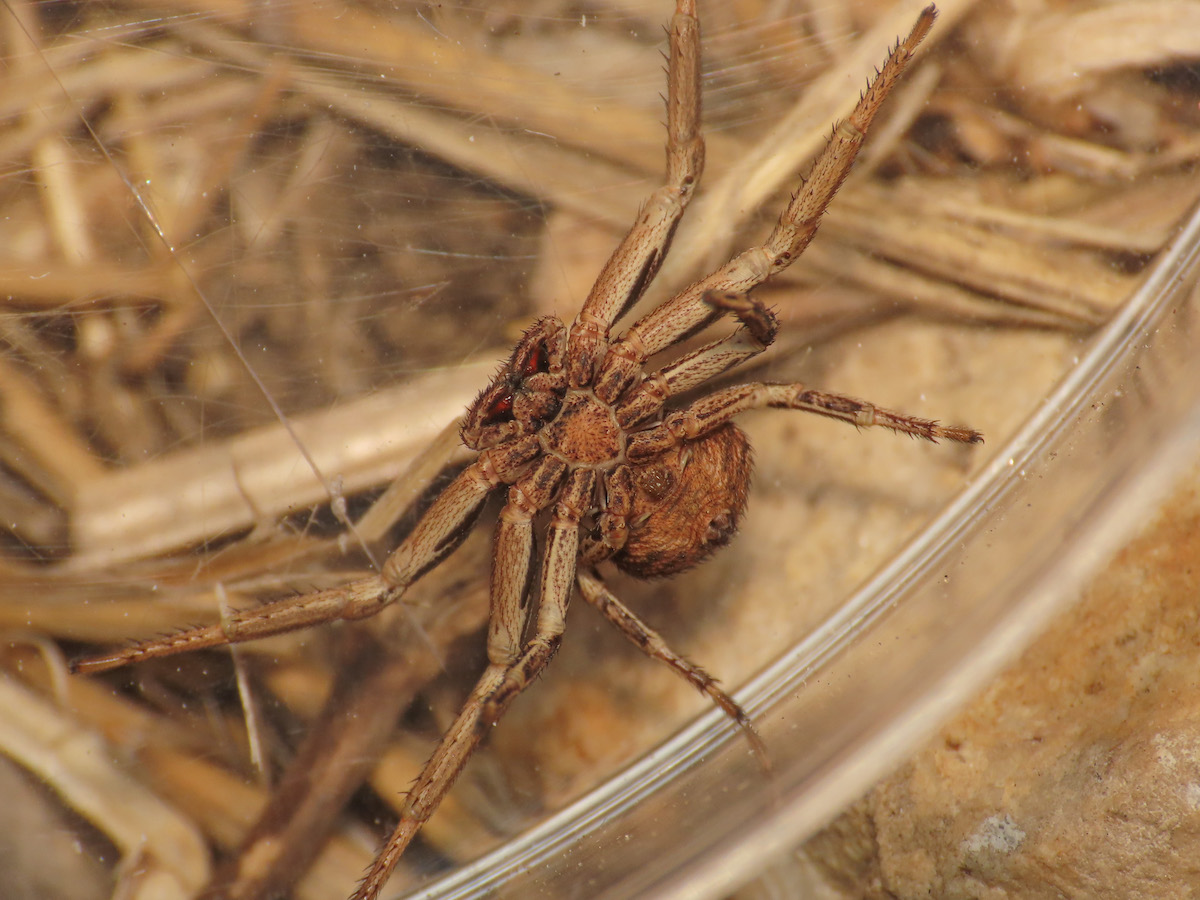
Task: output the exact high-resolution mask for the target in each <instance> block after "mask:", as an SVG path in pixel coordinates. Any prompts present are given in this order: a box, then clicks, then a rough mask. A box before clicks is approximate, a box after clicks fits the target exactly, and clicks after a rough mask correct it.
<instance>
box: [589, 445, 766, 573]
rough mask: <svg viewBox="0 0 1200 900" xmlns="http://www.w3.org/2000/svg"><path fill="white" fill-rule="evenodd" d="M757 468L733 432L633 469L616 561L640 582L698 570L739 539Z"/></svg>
mask: <svg viewBox="0 0 1200 900" xmlns="http://www.w3.org/2000/svg"><path fill="white" fill-rule="evenodd" d="M752 468H753V462H752V459H751V451H750V441H749V440H748V439H747V438H746V435H745V433H743V432H742V430H741V429H739V428H738V427H737V426H735V425H724V426H722V427H721V428H718V429H717V430H716V431H713V432H712V433H710V434H707V435H705V436H703V437H701V438H697V439H695V440H692V441H688V442H687V443H684V444H682V445H680V446H678V447H674V448H672V449H670V450H667V451H666V452H664V453H662V454H661V455H659V456H656V457H653V458H651V459H649V460H647V461H646V462H644V463H640V464H638V465H637V466H634V467H633V468H632V472H631V475H632V479H631V480H632V488H633V497H632V509H631V512H630V515H629V516H628V520H627V521H628V537H627V538H626V541H625V545H624V546H623V547H622V548H621V549H620V550H619V551H618V552H617V553H615V554H614V555H613V557H612V561H613V562H614V563H616V565H617V567H618V568H620V569H621V570H622V571H624V572H628V573H629V574H630V575H636V576H638V577H639V578H653V577H656V576H661V575H673V574H675V573H676V572H682V571H684V570H685V569H689V568H691V567H692V566H694V565H696V564H697V563H699V562H701V561H702V560H704V559H705V558H706V557H707V556H709V555H710V554H711V553H713V552H714V551H715V550H718V549H719V548H721V547H723V546H725V545H726V544H727V543H729V541H730V539H731V538H732V537H733V535H734V533H735V532H736V531H737V527H738V523H739V521H740V520H741V517H742V511H743V510H744V509H745V508H746V496H747V492H748V490H749V487H750V473H751V470H752Z"/></svg>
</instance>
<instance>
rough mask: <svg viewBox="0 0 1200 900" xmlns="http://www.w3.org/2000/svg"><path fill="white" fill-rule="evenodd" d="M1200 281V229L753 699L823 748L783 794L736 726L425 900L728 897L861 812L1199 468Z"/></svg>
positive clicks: (608, 791) (699, 729) (471, 867)
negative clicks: (750, 757) (856, 807)
mask: <svg viewBox="0 0 1200 900" xmlns="http://www.w3.org/2000/svg"><path fill="white" fill-rule="evenodd" d="M1198 264H1200V212H1196V213H1193V214H1192V216H1191V218H1190V219H1189V221H1188V222H1187V224H1186V225H1185V227H1184V228H1183V229H1182V230H1181V231H1180V233H1179V235H1178V236H1177V237H1176V239H1175V240H1174V241H1173V242H1172V244H1171V246H1170V247H1169V248H1168V249H1167V250H1166V251H1164V253H1163V255H1162V257H1161V258H1160V259H1159V260H1158V261H1157V262H1156V263H1155V264H1154V266H1153V269H1152V271H1151V273H1150V275H1149V277H1148V278H1147V280H1146V282H1145V283H1144V284H1143V286H1142V288H1141V289H1140V290H1139V291H1138V292H1137V294H1136V295H1135V296H1134V297H1133V298H1131V299H1130V301H1129V302H1128V303H1127V304H1126V305H1125V307H1124V308H1123V309H1122V310H1121V311H1120V312H1119V314H1118V315H1117V316H1116V317H1115V318H1114V319H1113V320H1112V321H1111V322H1110V323H1109V324H1108V325H1107V326H1106V327H1105V328H1104V329H1102V331H1101V332H1100V333H1099V334H1097V335H1096V336H1095V337H1094V338H1093V339H1092V342H1091V344H1090V346H1089V347H1088V349H1087V351H1086V353H1085V354H1083V356H1082V358H1081V360H1080V361H1079V364H1078V365H1077V366H1076V367H1075V368H1074V369H1073V370H1072V371H1071V372H1070V373H1069V374H1068V375H1067V376H1066V377H1065V378H1064V379H1063V380H1062V382H1061V383H1060V384H1059V385H1058V387H1057V388H1056V389H1055V390H1054V391H1053V392H1052V393H1051V395H1050V396H1049V397H1047V398H1046V400H1045V401H1044V402H1043V403H1042V404H1041V406H1040V407H1039V408H1038V410H1037V411H1036V412H1035V414H1034V415H1033V416H1032V417H1031V418H1030V420H1029V421H1028V422H1027V423H1026V424H1025V425H1024V427H1022V429H1021V430H1020V431H1019V432H1018V433H1017V435H1016V436H1015V437H1014V438H1013V439H1012V440H1011V441H1010V442H1009V443H1008V444H1007V445H1006V446H1005V447H1004V448H1003V449H1001V450H1000V452H998V453H997V454H996V456H995V458H994V460H993V461H992V462H991V463H990V464H989V466H988V467H987V468H986V469H985V470H984V471H983V472H981V473H980V474H979V475H978V476H977V477H976V478H975V479H974V481H973V483H972V484H971V485H970V486H969V487H968V488H967V489H966V490H965V491H963V492H962V493H961V494H960V495H959V496H958V498H957V499H956V500H955V501H954V502H953V503H951V504H950V505H949V507H948V508H946V509H945V510H944V511H943V512H942V514H941V515H939V516H938V518H937V519H936V520H934V521H933V522H932V523H931V524H930V525H929V526H928V527H927V528H926V529H925V530H924V531H923V532H922V533H921V534H920V535H918V536H917V537H916V538H915V539H914V540H913V541H912V542H911V543H910V544H909V545H908V546H907V547H906V548H905V549H904V550H903V551H902V552H901V553H900V554H898V555H897V557H896V558H894V559H893V560H892V561H891V562H890V563H889V564H887V565H886V566H885V567H884V568H883V569H882V570H881V571H880V572H879V573H878V574H877V575H876V576H875V577H874V578H872V579H871V581H870V582H868V583H867V584H865V585H864V586H863V587H862V588H861V589H859V590H858V591H857V592H856V593H855V594H854V595H853V596H852V597H851V598H850V599H849V600H847V601H846V603H845V604H844V605H843V606H842V607H841V608H840V609H839V610H838V611H837V612H836V613H835V614H834V615H833V616H831V617H830V618H829V619H828V620H826V621H825V623H823V625H822V626H821V627H820V628H818V629H817V630H816V631H815V632H814V633H812V634H811V635H809V636H808V637H807V638H806V639H805V640H804V641H802V642H801V643H800V644H798V645H797V646H796V647H794V648H793V649H792V651H791V652H789V653H787V654H785V655H784V656H783V657H781V658H780V659H778V660H777V661H776V662H775V663H773V664H772V665H771V666H770V667H769V668H767V669H766V670H765V671H763V672H762V673H761V674H760V675H759V676H758V677H756V678H755V679H754V680H753V681H752V682H750V683H749V684H747V685H746V686H745V687H744V688H743V689H742V690H740V691H739V692H738V697H739V700H740V701H741V702H742V703H743V704H744V705H745V706H746V708H747V709H748V710H749V711H750V712H751V714H752V715H754V716H755V718H756V721H758V722H759V723H760V727H761V728H762V730H763V732H764V736H765V737H766V740H767V743H768V746H769V747H771V748H772V753H774V748H775V747H776V746H778V745H779V744H780V743H784V744H785V746H790V745H791V744H790V743H787V742H789V741H794V742H798V743H797V744H796V745H797V746H801V747H802V748H803V749H802V750H801V751H800V752H799V753H798V754H797V755H796V757H795V758H786V759H784V760H783V763H782V765H780V766H779V767H778V768H777V770H776V771H775V773H774V774H773V775H772V777H771V778H769V779H766V778H763V777H762V775H761V774H760V773H757V772H756V771H755V768H754V765H753V763H752V762H747V760H746V753H745V752H744V748H743V747H741V742H740V739H739V737H738V736H737V735H736V734H735V733H734V732H733V730H732V729H731V728H730V727H729V725H728V723H727V722H726V721H725V720H724V718H723V717H722V716H721V715H720V714H719V713H717V712H716V711H715V710H714V711H712V712H710V713H709V714H706V715H704V716H702V717H700V718H699V719H697V720H696V721H695V722H693V723H692V724H691V725H690V726H689V727H687V728H686V729H684V730H683V731H681V732H680V733H679V734H677V735H676V736H675V737H674V738H673V739H672V740H670V741H668V742H667V743H665V744H663V745H662V746H660V747H658V748H657V749H655V750H654V751H653V752H651V753H649V754H647V755H646V756H644V757H643V758H641V759H640V760H638V761H637V762H636V763H634V764H632V765H631V766H629V767H628V768H627V769H626V770H625V771H623V772H622V773H621V774H620V775H618V776H617V777H614V778H612V779H610V780H609V781H607V782H606V783H605V784H603V785H602V786H600V787H599V788H597V789H596V790H594V791H592V792H591V793H589V794H588V795H586V796H585V797H583V798H581V799H580V800H579V801H578V802H576V803H574V804H572V805H571V806H569V807H567V808H566V809H563V810H562V811H560V812H558V813H557V814H555V815H553V816H551V817H549V818H547V819H546V820H545V821H543V822H542V823H540V824H539V825H538V826H536V827H534V828H532V829H530V830H529V831H527V832H526V833H524V834H522V835H521V836H519V837H517V838H515V839H513V840H512V841H510V842H508V843H507V844H505V845H504V846H502V847H500V848H498V849H497V850H496V851H494V852H492V853H490V854H488V855H486V856H484V857H482V858H480V859H479V860H477V861H475V862H473V863H470V864H468V865H467V866H464V867H463V868H461V869H458V870H456V871H455V872H453V873H452V874H449V875H447V876H445V877H443V878H441V879H439V880H438V881H437V882H436V883H433V884H430V885H428V886H425V887H423V888H421V889H419V890H417V891H415V892H413V893H411V894H408V895H406V896H412V897H421V898H427V900H433V898H438V900H449V898H472V897H482V896H502V897H507V896H514V897H515V896H520V897H531V896H554V897H566V896H581V897H584V896H585V897H635V896H653V897H662V898H675V897H678V898H683V897H687V898H689V900H690V898H704V897H717V896H720V895H721V894H723V893H725V892H727V891H729V890H731V889H734V888H736V887H737V886H738V885H739V884H741V883H744V882H745V881H747V880H749V879H750V878H752V877H754V875H756V874H758V873H759V872H761V871H762V869H763V868H764V867H765V866H767V865H769V863H770V862H771V861H772V860H773V859H774V858H776V857H777V856H778V855H779V854H782V853H785V852H786V851H788V850H789V849H791V848H794V847H795V846H796V845H798V844H799V843H800V842H801V841H802V840H804V839H805V838H806V837H807V836H808V835H810V834H811V833H812V832H813V831H815V830H816V829H817V828H819V827H821V826H822V825H823V824H825V823H827V822H828V821H829V820H830V819H832V818H833V817H834V816H835V815H836V814H837V813H838V812H839V811H840V810H841V809H842V808H844V807H845V806H846V805H847V804H848V803H850V802H853V800H855V799H856V798H858V797H859V796H861V795H862V793H864V792H865V791H866V790H867V789H868V788H869V787H870V785H871V784H872V783H873V782H874V781H876V780H877V779H878V778H879V777H881V776H882V775H884V774H886V772H888V771H889V770H890V769H891V768H893V767H894V766H895V765H897V764H899V763H900V762H901V761H902V760H903V759H904V758H905V757H906V756H907V755H908V754H909V753H910V752H911V751H912V749H913V748H915V747H916V746H917V745H918V744H919V743H920V742H921V741H922V740H923V739H925V738H926V737H928V736H929V734H930V733H931V732H932V731H933V730H934V729H935V728H936V727H937V726H938V725H939V724H940V723H941V722H943V721H944V720H945V719H946V718H947V717H949V716H950V715H951V714H952V713H953V712H954V711H955V709H957V708H958V707H959V706H960V705H961V704H962V703H963V702H965V701H966V700H967V699H968V698H969V697H970V696H971V695H972V694H973V693H974V692H975V691H977V690H978V689H979V688H980V687H981V686H982V685H983V684H984V683H985V682H986V680H987V679H989V678H990V677H992V676H994V675H995V673H996V672H997V671H998V669H999V668H1000V667H1001V666H1003V665H1004V664H1005V663H1006V662H1007V661H1009V660H1011V659H1012V658H1013V657H1014V656H1015V655H1016V654H1017V653H1019V652H1020V651H1021V650H1022V649H1023V648H1024V647H1025V646H1027V645H1028V644H1029V642H1030V641H1032V640H1033V638H1034V637H1036V636H1037V635H1038V634H1039V633H1040V632H1041V630H1042V629H1043V628H1044V626H1045V624H1046V623H1047V621H1048V620H1049V619H1050V618H1051V617H1052V616H1053V615H1054V614H1055V613H1057V612H1059V611H1061V610H1062V609H1063V608H1064V607H1065V606H1066V605H1067V604H1068V603H1070V602H1071V601H1072V600H1074V599H1075V598H1076V597H1077V596H1078V594H1079V592H1080V590H1081V589H1082V586H1083V585H1084V584H1085V582H1086V580H1087V578H1088V577H1089V576H1090V575H1091V574H1092V573H1094V572H1095V571H1096V569H1097V567H1098V566H1100V565H1101V564H1103V563H1104V562H1105V561H1106V560H1107V558H1108V557H1109V556H1110V555H1111V554H1112V553H1113V552H1115V550H1116V549H1117V548H1118V547H1119V546H1120V544H1121V542H1122V541H1123V540H1124V539H1126V538H1127V537H1128V535H1129V534H1130V532H1131V531H1132V529H1133V527H1134V526H1135V525H1136V524H1137V523H1138V522H1139V521H1141V520H1142V519H1143V518H1144V517H1145V515H1146V513H1147V512H1148V511H1149V510H1150V509H1152V508H1153V506H1154V504H1155V503H1156V502H1157V500H1158V499H1159V498H1160V497H1161V495H1162V492H1163V491H1164V490H1166V489H1167V488H1168V487H1169V486H1170V485H1171V483H1172V481H1173V477H1174V475H1175V473H1176V472H1177V471H1178V468H1179V466H1180V465H1181V464H1183V463H1185V462H1187V461H1189V460H1191V459H1194V458H1195V454H1196V448H1197V446H1198V445H1200V353H1197V352H1192V348H1193V347H1200V312H1198V309H1197V307H1198V305H1200V303H1198V298H1197V294H1196V293H1195V291H1194V290H1193V288H1194V282H1195V280H1196V274H1197V269H1198ZM834 685H835V686H836V687H831V686H834ZM809 695H813V696H809ZM825 695H828V696H825ZM814 698H815V699H814ZM724 788H728V789H727V790H725V789H724ZM647 810H649V812H647Z"/></svg>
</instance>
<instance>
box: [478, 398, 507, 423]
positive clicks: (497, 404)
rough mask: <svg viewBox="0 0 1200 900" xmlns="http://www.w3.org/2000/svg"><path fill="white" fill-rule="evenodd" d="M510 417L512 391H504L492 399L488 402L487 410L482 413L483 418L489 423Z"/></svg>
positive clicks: (502, 420)
mask: <svg viewBox="0 0 1200 900" xmlns="http://www.w3.org/2000/svg"><path fill="white" fill-rule="evenodd" d="M512 417H513V395H512V391H506V392H504V393H503V394H500V395H499V396H498V397H496V398H495V399H494V400H492V402H491V403H489V404H488V407H487V411H486V412H485V413H484V414H483V420H484V421H485V422H487V423H489V424H491V423H494V422H504V421H506V420H508V419H511V418H512Z"/></svg>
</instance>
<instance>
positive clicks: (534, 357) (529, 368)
mask: <svg viewBox="0 0 1200 900" xmlns="http://www.w3.org/2000/svg"><path fill="white" fill-rule="evenodd" d="M549 368H550V366H549V361H548V360H547V358H546V348H545V347H544V346H542V345H541V344H538V345H537V346H536V347H534V348H533V351H532V352H531V353H530V354H529V356H528V357H526V358H525V360H524V361H523V362H522V364H521V375H523V376H524V377H526V378H528V377H529V376H530V375H535V374H537V373H538V372H545V371H547V370H548V369H549ZM510 399H511V398H510Z"/></svg>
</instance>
